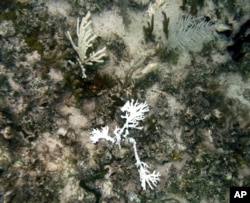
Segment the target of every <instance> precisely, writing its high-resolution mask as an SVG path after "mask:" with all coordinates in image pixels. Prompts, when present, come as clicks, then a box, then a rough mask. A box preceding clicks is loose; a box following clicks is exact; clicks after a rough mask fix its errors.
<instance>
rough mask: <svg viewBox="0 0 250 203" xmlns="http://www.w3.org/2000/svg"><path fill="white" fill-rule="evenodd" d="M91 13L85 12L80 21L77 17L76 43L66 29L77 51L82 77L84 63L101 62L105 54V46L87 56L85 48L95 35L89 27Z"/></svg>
mask: <svg viewBox="0 0 250 203" xmlns="http://www.w3.org/2000/svg"><path fill="white" fill-rule="evenodd" d="M90 18H91V14H90V12H88V13H87V15H86V16H85V17H83V18H82V21H81V23H80V21H79V18H78V19H77V26H76V34H77V37H78V42H77V45H78V46H77V45H76V44H75V43H74V41H73V40H72V37H71V35H70V32H69V31H67V36H68V38H69V40H70V43H71V45H72V46H73V49H74V50H75V51H76V52H77V54H78V56H79V58H78V62H79V64H80V66H81V69H82V77H83V78H86V77H87V76H86V74H85V71H86V70H85V68H84V65H92V64H93V63H94V62H96V63H102V62H103V57H104V56H106V54H105V51H106V47H104V48H102V49H100V50H98V51H97V52H94V51H93V52H92V53H90V54H89V56H87V50H88V49H89V48H90V47H92V46H93V41H94V40H95V39H96V37H97V36H96V35H95V34H94V33H93V31H92V28H91V23H92V21H91V20H90Z"/></svg>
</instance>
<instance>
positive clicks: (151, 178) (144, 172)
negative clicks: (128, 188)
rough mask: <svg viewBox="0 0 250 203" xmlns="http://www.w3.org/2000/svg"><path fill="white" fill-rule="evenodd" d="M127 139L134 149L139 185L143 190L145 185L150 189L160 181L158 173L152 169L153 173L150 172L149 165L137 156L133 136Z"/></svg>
mask: <svg viewBox="0 0 250 203" xmlns="http://www.w3.org/2000/svg"><path fill="white" fill-rule="evenodd" d="M128 141H129V142H130V143H132V144H133V149H134V154H135V159H136V163H135V165H136V167H137V168H138V171H139V175H140V181H141V186H142V188H143V190H146V189H147V188H146V185H147V184H148V186H149V187H150V189H152V190H153V189H154V187H156V186H157V183H158V182H159V181H160V176H161V175H160V173H159V172H158V173H156V172H155V171H153V173H150V171H149V170H148V169H149V166H148V165H147V164H146V163H145V162H142V161H141V160H140V158H139V155H138V153H137V148H136V141H135V139H134V138H129V139H128Z"/></svg>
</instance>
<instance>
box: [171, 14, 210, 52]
mask: <svg viewBox="0 0 250 203" xmlns="http://www.w3.org/2000/svg"><path fill="white" fill-rule="evenodd" d="M168 30H169V33H168V39H167V42H166V47H167V50H168V51H171V50H174V49H177V50H179V51H182V50H197V49H199V48H201V46H202V45H203V43H205V42H209V41H210V40H212V39H213V36H214V34H213V33H214V28H213V25H212V22H211V21H205V20H203V19H202V18H200V17H194V16H191V15H188V16H186V17H184V18H182V19H180V20H179V21H177V22H176V23H171V18H170V23H169V27H168Z"/></svg>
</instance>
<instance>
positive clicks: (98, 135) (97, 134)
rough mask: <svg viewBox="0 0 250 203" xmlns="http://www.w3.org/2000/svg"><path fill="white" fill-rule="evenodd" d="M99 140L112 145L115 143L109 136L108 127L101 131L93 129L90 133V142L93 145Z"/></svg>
mask: <svg viewBox="0 0 250 203" xmlns="http://www.w3.org/2000/svg"><path fill="white" fill-rule="evenodd" d="M100 139H104V140H107V141H110V142H112V143H114V142H115V139H114V138H112V137H110V136H109V127H108V126H105V127H103V128H102V129H101V130H99V129H93V130H92V131H91V133H90V140H91V141H92V142H93V143H96V142H98V141H99V140H100Z"/></svg>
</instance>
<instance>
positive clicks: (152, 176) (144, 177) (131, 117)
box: [90, 99, 160, 190]
mask: <svg viewBox="0 0 250 203" xmlns="http://www.w3.org/2000/svg"><path fill="white" fill-rule="evenodd" d="M121 111H122V112H125V115H122V116H121V118H125V119H126V122H125V124H124V125H123V127H122V128H119V127H116V128H115V130H114V132H113V133H114V135H115V138H113V137H111V136H110V135H109V127H108V126H105V127H103V128H102V129H101V130H99V129H93V130H92V131H91V132H90V140H91V141H92V142H93V143H96V142H98V141H99V140H100V139H105V140H107V141H109V142H112V143H114V144H116V145H118V146H119V147H120V143H121V141H122V140H128V142H130V143H131V144H132V145H133V149H134V154H135V159H136V163H135V165H136V167H137V168H138V171H139V175H140V182H141V186H142V188H143V190H146V185H148V186H149V187H150V188H151V189H153V188H154V187H156V186H157V183H158V182H159V181H160V173H156V172H155V171H154V172H152V173H150V171H149V167H148V165H147V164H146V163H144V162H142V161H140V158H139V155H138V153H137V148H136V141H135V139H134V138H131V137H128V135H129V130H130V129H133V128H136V129H141V128H139V127H138V125H139V121H142V120H143V119H144V118H145V113H146V112H148V111H149V107H148V104H147V103H146V102H144V103H139V102H138V101H134V100H133V99H132V100H131V101H127V102H126V103H125V105H124V106H123V107H122V108H121Z"/></svg>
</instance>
